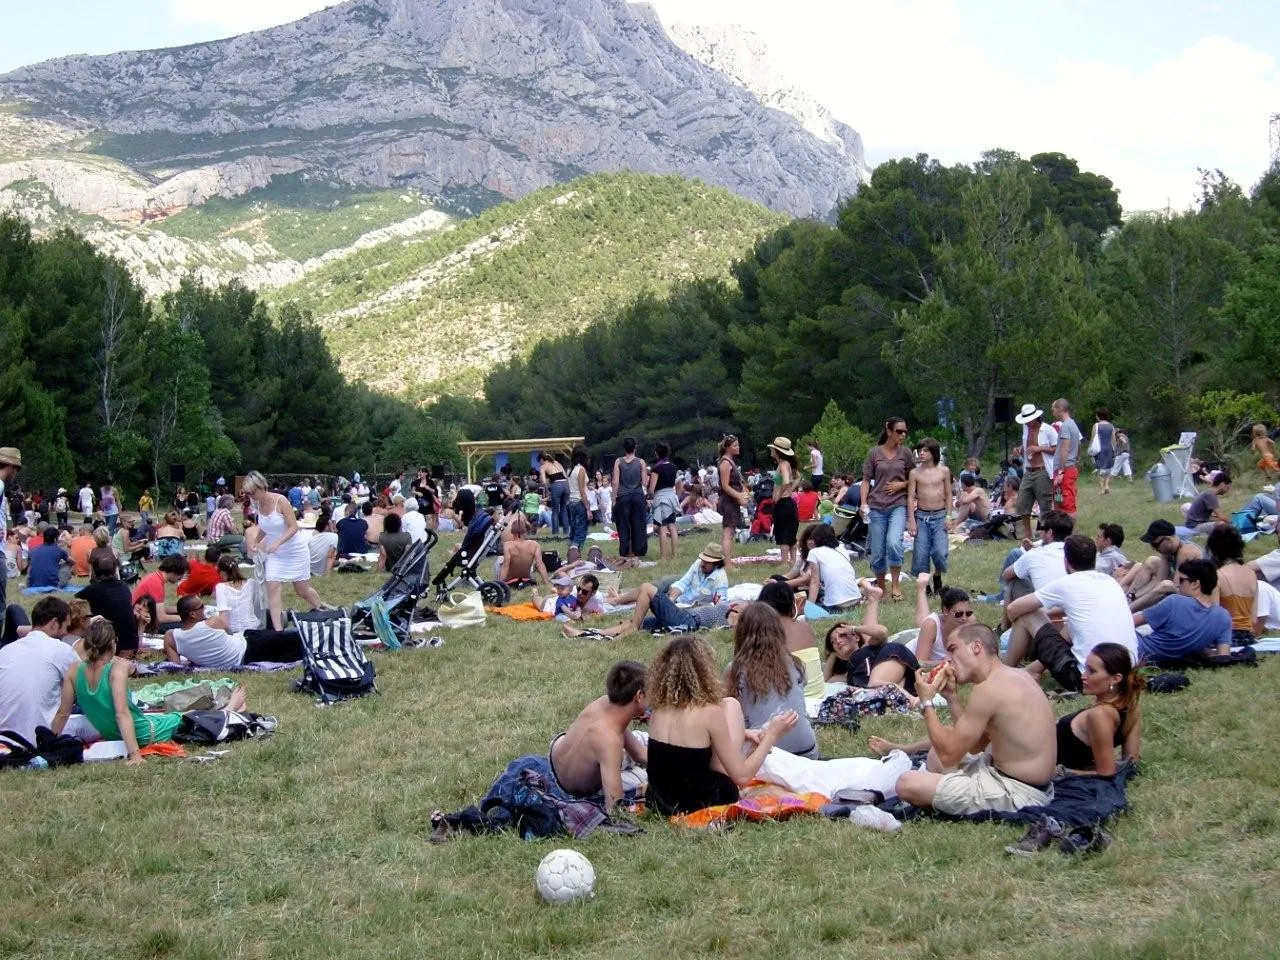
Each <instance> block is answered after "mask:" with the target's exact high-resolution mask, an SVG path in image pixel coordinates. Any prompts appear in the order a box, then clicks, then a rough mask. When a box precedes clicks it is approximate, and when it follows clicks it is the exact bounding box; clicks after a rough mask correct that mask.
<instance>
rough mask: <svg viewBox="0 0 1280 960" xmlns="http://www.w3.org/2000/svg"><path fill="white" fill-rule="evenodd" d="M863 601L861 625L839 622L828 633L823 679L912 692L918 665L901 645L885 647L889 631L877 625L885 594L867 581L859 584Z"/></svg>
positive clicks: (909, 651)
mask: <svg viewBox="0 0 1280 960" xmlns="http://www.w3.org/2000/svg"><path fill="white" fill-rule="evenodd" d="M859 586H860V587H861V588H862V592H863V594H864V595H865V597H866V607H865V609H864V611H863V615H862V623H847V622H844V621H841V622H840V623H837V624H836V625H835V626H833V627H831V629H829V630H828V631H827V636H826V642H825V646H826V651H827V662H826V664H825V666H824V667H823V676H824V677H825V678H826V679H827V680H828V681H835V682H840V681H844V682H845V683H848V684H849V685H850V686H854V687H880V686H884V685H885V684H889V683H894V684H897V685H898V686H900V687H903V688H905V689H906V690H907V692H908V693H910V692H912V691H914V690H915V675H916V671H917V670H919V669H920V662H919V661H918V660H917V659H916V655H915V654H914V653H912V652H911V649H910V648H909V647H907V646H905V645H904V644H901V643H888V642H887V641H888V639H889V628H888V627H886V626H885V625H884V624H882V623H881V622H880V600H881V598H882V597H883V596H884V590H882V589H881V588H880V587H877V586H876V585H875V584H874V583H873V582H872V581H870V580H862V581H860V582H859Z"/></svg>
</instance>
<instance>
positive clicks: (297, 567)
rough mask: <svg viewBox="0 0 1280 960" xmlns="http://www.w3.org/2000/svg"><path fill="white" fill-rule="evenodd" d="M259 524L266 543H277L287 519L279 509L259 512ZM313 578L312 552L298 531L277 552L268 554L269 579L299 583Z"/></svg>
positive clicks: (275, 581)
mask: <svg viewBox="0 0 1280 960" xmlns="http://www.w3.org/2000/svg"><path fill="white" fill-rule="evenodd" d="M258 526H260V527H261V528H262V535H263V537H264V538H265V540H264V542H266V543H276V542H277V541H279V539H280V538H281V537H282V536H284V528H285V520H284V516H283V514H281V513H280V511H279V510H272V511H271V512H270V513H260V514H258ZM310 579H311V553H310V551H309V550H307V544H306V542H305V541H304V540H303V539H302V538H301V537H299V536H298V535H297V534H296V533H295V534H294V535H293V536H292V537H290V538H289V539H288V540H286V541H285V542H284V543H282V544H280V547H279V549H277V550H276V552H275V553H269V554H267V581H268V582H270V583H298V582H299V581H302V580H310Z"/></svg>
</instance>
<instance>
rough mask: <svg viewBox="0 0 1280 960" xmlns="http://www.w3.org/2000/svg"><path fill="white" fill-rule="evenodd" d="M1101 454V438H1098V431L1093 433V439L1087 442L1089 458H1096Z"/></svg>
mask: <svg viewBox="0 0 1280 960" xmlns="http://www.w3.org/2000/svg"><path fill="white" fill-rule="evenodd" d="M1101 452H1102V438H1101V437H1100V436H1098V431H1097V430H1095V431H1093V438H1092V439H1091V440H1090V441H1089V456H1091V457H1096V456H1097V455H1098V454H1100V453H1101Z"/></svg>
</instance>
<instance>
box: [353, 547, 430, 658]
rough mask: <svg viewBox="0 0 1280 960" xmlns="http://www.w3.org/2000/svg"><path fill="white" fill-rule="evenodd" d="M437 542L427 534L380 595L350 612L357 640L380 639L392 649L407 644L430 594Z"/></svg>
mask: <svg viewBox="0 0 1280 960" xmlns="http://www.w3.org/2000/svg"><path fill="white" fill-rule="evenodd" d="M438 539H439V538H438V537H437V536H436V534H435V531H434V530H428V531H427V539H425V540H419V541H416V542H414V543H411V544H410V545H409V548H408V549H407V550H405V552H404V554H403V556H401V557H400V559H399V560H398V561H396V565H395V567H394V568H393V569H392V571H391V577H390V578H389V579H388V580H387V582H386V583H384V584H383V585H382V586H381V587H380V588H379V589H378V591H377V593H374V594H373V595H372V596H370V597H367V598H365V599H364V600H361V601H359V602H357V603H356V604H355V605H354V606H353V607H352V608H351V630H352V632H353V633H354V634H355V635H356V637H357V638H359V639H366V640H367V639H370V638H372V637H377V638H378V639H379V640H381V641H382V643H383V646H386V647H390V648H395V647H399V646H402V645H404V644H405V643H406V642H407V641H408V639H409V625H410V624H411V623H413V619H414V612H415V611H416V610H417V607H418V604H419V603H420V602H421V601H422V598H423V597H424V596H426V593H427V581H428V579H429V578H430V576H431V563H430V561H429V559H428V557H429V555H430V553H431V548H432V547H434V546H435V545H436V541H437V540H438ZM419 619H421V618H419Z"/></svg>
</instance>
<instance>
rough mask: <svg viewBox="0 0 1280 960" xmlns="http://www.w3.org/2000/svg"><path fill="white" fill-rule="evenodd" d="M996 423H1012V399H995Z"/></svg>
mask: <svg viewBox="0 0 1280 960" xmlns="http://www.w3.org/2000/svg"><path fill="white" fill-rule="evenodd" d="M995 414H996V423H1013V397H996V407H995Z"/></svg>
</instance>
